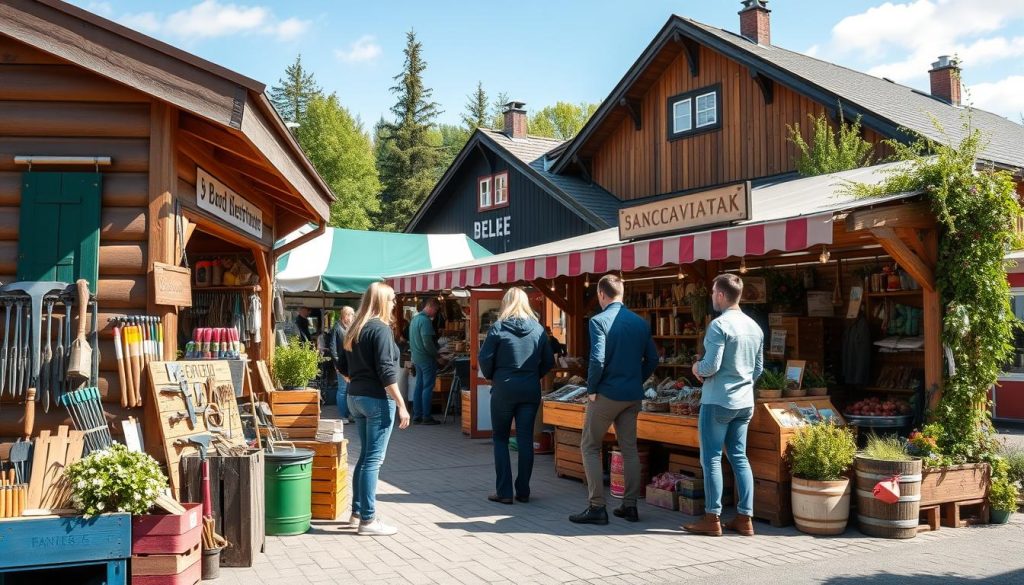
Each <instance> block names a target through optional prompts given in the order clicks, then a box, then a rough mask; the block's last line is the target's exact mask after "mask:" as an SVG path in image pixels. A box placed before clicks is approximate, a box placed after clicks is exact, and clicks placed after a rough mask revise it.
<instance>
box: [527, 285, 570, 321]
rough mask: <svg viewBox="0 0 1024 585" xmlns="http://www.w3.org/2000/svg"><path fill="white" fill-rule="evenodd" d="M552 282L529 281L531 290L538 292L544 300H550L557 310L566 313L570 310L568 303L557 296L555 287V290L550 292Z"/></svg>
mask: <svg viewBox="0 0 1024 585" xmlns="http://www.w3.org/2000/svg"><path fill="white" fill-rule="evenodd" d="M552 282H553V281H545V280H540V279H538V280H531V281H530V284H531V285H532V286H533V288H535V289H537V290H538V291H540V294H542V295H544V297H545V298H547V299H548V300H550V301H551V302H552V303H555V306H557V307H558V308H559V309H562V311H565V312H566V313H568V312H569V309H570V305H569V301H567V300H566V299H565V298H564V297H562V296H561V295H559V294H558V292H557V287H556V290H551V283H552Z"/></svg>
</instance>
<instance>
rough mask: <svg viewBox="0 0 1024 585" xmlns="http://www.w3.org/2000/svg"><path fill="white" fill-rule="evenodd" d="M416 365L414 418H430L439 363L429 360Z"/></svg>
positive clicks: (413, 401)
mask: <svg viewBox="0 0 1024 585" xmlns="http://www.w3.org/2000/svg"><path fill="white" fill-rule="evenodd" d="M414 363H415V364H416V387H415V388H413V391H412V417H413V418H428V417H429V416H430V403H431V402H433V401H434V384H436V383H437V362H435V361H433V360H430V359H428V360H427V361H425V362H422V363H420V362H414Z"/></svg>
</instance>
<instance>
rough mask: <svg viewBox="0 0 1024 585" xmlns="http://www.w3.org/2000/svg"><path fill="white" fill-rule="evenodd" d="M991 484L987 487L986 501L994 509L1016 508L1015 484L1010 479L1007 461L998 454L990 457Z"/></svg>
mask: <svg viewBox="0 0 1024 585" xmlns="http://www.w3.org/2000/svg"><path fill="white" fill-rule="evenodd" d="M990 464H991V465H992V485H991V486H990V487H989V492H988V503H989V505H991V506H992V509H994V510H1010V511H1016V510H1017V496H1019V495H1020V492H1019V490H1018V489H1017V486H1016V485H1014V483H1013V481H1011V480H1010V476H1009V468H1010V464H1009V462H1008V461H1007V460H1006V459H1005V458H1004V457H1000V456H994V457H992V458H991V462H990Z"/></svg>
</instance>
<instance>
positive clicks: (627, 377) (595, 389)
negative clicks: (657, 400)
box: [587, 303, 658, 400]
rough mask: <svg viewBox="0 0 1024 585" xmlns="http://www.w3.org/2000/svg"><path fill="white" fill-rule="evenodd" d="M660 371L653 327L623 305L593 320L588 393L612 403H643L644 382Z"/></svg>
mask: <svg viewBox="0 0 1024 585" xmlns="http://www.w3.org/2000/svg"><path fill="white" fill-rule="evenodd" d="M657 367H658V348H657V347H656V346H655V345H654V340H653V339H651V327H650V325H648V324H647V321H645V320H643V319H642V318H640V317H639V316H637V314H636V313H633V312H632V311H630V310H629V309H627V308H626V307H625V306H623V304H622V303H612V304H610V305H608V306H607V307H605V309H604V311H601V312H600V313H598V314H597V315H595V316H593V317H592V318H591V319H590V364H589V369H588V371H587V392H589V393H591V394H595V393H597V394H601V395H602V396H605V397H607V398H611V399H612V400H643V397H644V388H643V386H644V381H645V380H647V378H649V377H650V376H651V374H653V373H654V369H655V368H657Z"/></svg>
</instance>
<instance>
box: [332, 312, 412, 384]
mask: <svg viewBox="0 0 1024 585" xmlns="http://www.w3.org/2000/svg"><path fill="white" fill-rule="evenodd" d="M339 358H340V359H339V362H340V363H339V366H340V367H339V368H338V371H340V372H341V373H342V375H345V376H348V377H349V379H350V381H349V383H348V393H349V395H350V396H370V397H372V398H387V397H388V394H387V392H386V391H385V390H384V387H385V386H390V385H391V384H397V383H398V359H399V353H398V346H397V345H395V336H394V334H393V333H392V332H391V328H390V327H388V326H387V325H386V324H384V322H383V321H381V320H380V319H372V320H370V321H369V322H368V323H367V324H366V326H365V327H363V330H362V331H360V332H359V339H357V340H356V341H355V343H353V344H352V351H344V352H342V354H341V355H340V356H339Z"/></svg>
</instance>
